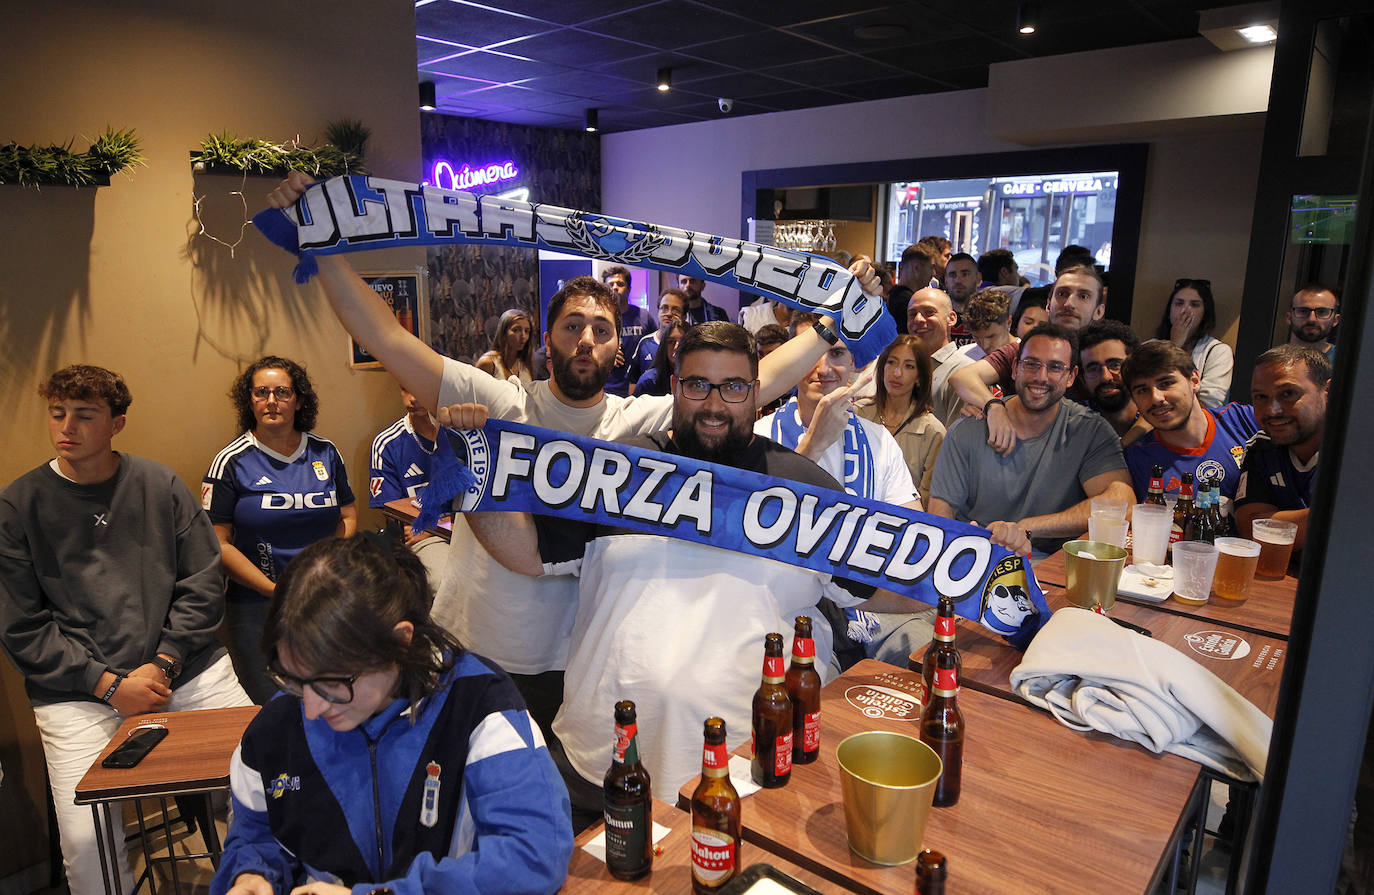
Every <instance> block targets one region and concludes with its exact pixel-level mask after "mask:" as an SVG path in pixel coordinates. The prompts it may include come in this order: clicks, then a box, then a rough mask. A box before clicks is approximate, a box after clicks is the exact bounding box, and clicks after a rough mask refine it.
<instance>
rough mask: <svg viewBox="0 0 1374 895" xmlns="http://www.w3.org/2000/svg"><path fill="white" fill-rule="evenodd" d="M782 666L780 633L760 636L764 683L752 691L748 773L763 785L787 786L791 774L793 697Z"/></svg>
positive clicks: (770, 787)
mask: <svg viewBox="0 0 1374 895" xmlns="http://www.w3.org/2000/svg"><path fill="white" fill-rule="evenodd" d="M786 680H787V675H786V672H785V671H783V667H782V635H781V634H769V635H768V636H766V637H764V639H763V683H761V684H759V688H758V690H756V691H755V692H754V716H753V723H752V725H751V729H750V732H749V735H750V740H751V742H752V743H753V746H754V757H753V759H752V760H751V761H750V762H749V776H751V777H753V778H754V782H755V783H757V784H758V785H759V786H762V787H763V788H765V789H778V788H779V787H782V786H786V785H787V781H788V780H789V779H791V777H792V700H791V699H790V698H789V697H788V695H787V685H786V683H785V681H786Z"/></svg>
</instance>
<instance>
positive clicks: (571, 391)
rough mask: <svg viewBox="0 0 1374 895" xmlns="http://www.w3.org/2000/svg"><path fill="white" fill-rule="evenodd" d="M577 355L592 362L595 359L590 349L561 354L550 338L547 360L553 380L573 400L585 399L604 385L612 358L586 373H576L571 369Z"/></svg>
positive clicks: (609, 372) (593, 394) (608, 374)
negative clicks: (551, 367)
mask: <svg viewBox="0 0 1374 895" xmlns="http://www.w3.org/2000/svg"><path fill="white" fill-rule="evenodd" d="M578 357H588V358H591V360H592V361H593V362H595V361H596V356H595V355H593V354H592V353H591V351H586V352H573V353H572V354H563V353H562V352H561V351H558V350H557V349H556V348H554V347H553V345H552V340H550V345H549V361H550V363H551V365H552V366H553V381H554V383H555V384H557V385H558V390H559V391H561V392H562V393H563V394H564V395H565V396H566V397H568V398H571V399H572V400H574V401H585V400H587V399H588V398H591V397H594V396H595V395H596V394H597V392H599V391H601V390H602V389H604V388H605V387H606V380H607V379H609V378H610V375H611V364H612V363H614V359H612V360H611V361H609V362H607V363H605V364H597V366H595V367H593V368H592V369H591V370H590V371H588V372H586V373H578V372H577V371H575V370H574V369H573V361H575V360H577V359H578Z"/></svg>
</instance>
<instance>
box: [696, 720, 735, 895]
mask: <svg viewBox="0 0 1374 895" xmlns="http://www.w3.org/2000/svg"><path fill="white" fill-rule="evenodd" d="M704 737H705V740H706V745H705V748H704V749H703V750H702V755H701V782H700V783H698V784H697V788H696V790H695V791H694V792H693V793H692V891H693V892H694V893H695V895H708V893H712V892H716V891H718V890H719V889H720V888H721V887H723V886H724V885H725V884H726V883H728V882H729V881H730V880H731V879H733V878H734V877H735V876H736V875H737V874H738V873H739V871H740V859H741V855H740V845H741V840H740V803H739V793H738V792H736V791H735V785H734V784H733V783H731V782H730V753H729V752H727V751H726V749H725V721H724V720H722V719H720V718H707V719H706V730H705V734H704Z"/></svg>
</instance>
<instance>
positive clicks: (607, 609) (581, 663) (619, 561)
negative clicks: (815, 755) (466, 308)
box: [440, 322, 873, 816]
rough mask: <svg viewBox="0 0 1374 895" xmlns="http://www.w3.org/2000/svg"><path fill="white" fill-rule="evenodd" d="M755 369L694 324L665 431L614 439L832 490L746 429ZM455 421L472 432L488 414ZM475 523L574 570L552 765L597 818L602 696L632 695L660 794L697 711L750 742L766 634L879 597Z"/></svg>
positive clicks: (670, 780)
mask: <svg viewBox="0 0 1374 895" xmlns="http://www.w3.org/2000/svg"><path fill="white" fill-rule="evenodd" d="M780 350H781V349H780ZM757 369H758V356H757V349H756V347H755V342H754V338H753V336H752V335H751V334H750V333H749V332H748V331H747V330H745V329H744V328H743V327H741V326H738V325H736V324H733V323H725V322H711V323H705V324H702V325H700V326H695V327H693V328H692V329H690V330H688V331H687V333H686V334H685V335H684V336H683V337H682V341H681V342H680V343H679V345H678V355H677V372H676V374H675V375H674V376H673V378H672V391H673V397H672V401H673V410H672V428H671V429H669V430H668V431H666V432H661V433H658V434H655V435H649V436H641V437H637V438H629V439H623V443H625V444H628V445H632V446H635V447H642V448H649V449H653V450H658V451H663V452H665V453H669V454H679V455H682V456H687V457H692V458H693V459H697V460H705V461H709V462H714V463H721V464H725V465H729V466H734V467H737V468H739V469H746V470H750V471H752V472H758V473H763V474H766V475H771V476H776V477H778V478H784V479H790V480H793V481H798V482H804V483H807V484H811V485H816V486H820V487H825V488H833V489H838V488H839V484H838V483H837V482H836V481H835V480H834V479H833V478H831V477H830V476H829V475H827V474H826V473H825V472H824V471H822V470H821V469H820V468H819V467H817V466H816V465H815V464H814V463H812V462H811V461H810V460H807V459H806V458H804V457H802V456H800V455H798V454H796V453H794V452H793V451H791V450H789V449H788V448H785V447H783V446H782V445H779V444H777V443H775V442H773V441H770V440H768V439H767V438H764V437H762V436H760V435H756V434H755V433H754V431H753V426H754V419H755V417H756V416H757V402H756V400H755V398H754V395H755V393H756V391H757V389H758V381H757V380H756V378H755V377H756V371H757ZM458 410H461V408H446V409H445V410H444V411H441V417H440V422H445V417H444V416H443V415H442V414H450V413H452V412H454V411H458ZM464 412H466V411H464ZM449 419H451V420H452V421H453V423H454V424H455V425H457V426H459V427H462V428H467V427H470V426H474V425H480V424H481V423H482V422H484V421H485V416H484V415H483V416H478V417H466V418H461V419H459V418H456V417H449ZM469 521H470V523H471V525H472V526H473V528H474V529H475V530H476V531H477V533H478V536H479V537H480V538H481V539H482V542H483V543H484V544H485V545H486V546H487V548H488V549H489V550H490V551H491V552H492V555H493V556H495V557H496V558H497V559H499V560H500V561H501V562H502V563H505V564H507V566H508V567H509V568H511V569H513V570H519V571H521V572H523V573H525V574H528V575H544V574H560V573H563V572H571V573H573V574H577V575H579V583H580V586H579V588H578V596H577V604H578V610H577V622H576V625H575V628H574V630H575V636H574V638H573V648H572V651H571V653H570V654H569V656H568V666H567V678H566V685H565V701H564V704H563V708H562V710H561V711H560V712H559V714H558V718H557V720H556V721H555V722H554V732H555V733H556V734H557V738H558V739H557V742H556V743H554V744H551V750H552V751H553V752H554V757H555V760H556V761H559V762H560V764H561V765H562V766H563V767H564V769H565V770H567V769H569V768H570V769H571V771H572V772H573V775H572V776H571V779H569V794H570V796H571V798H572V803H573V806H574V810H575V814H577V813H583V812H585V813H586V814H588V815H590V816H596V815H599V814H600V812H601V807H602V793H601V785H600V784H601V778H602V776H603V775H604V774H605V770H606V769H605V764H606V723H607V722H606V712H607V709H608V706H609V702H608V701H607V700H615V699H630V700H633V701H634V703H635V707H636V710H637V712H638V720H639V724H640V729H641V730H643V731H646V732H648V734H649V735H648V736H646V737H641V739H640V759H641V760H642V761H643V762H644V764H645V766H646V767H647V768H648V770H649V773H650V775H651V776H652V777H653V779H654V785H655V786H657V787H659V788H660V789H659V791H660V792H673V791H675V790H677V789H678V787H680V786H681V785H682V784H684V783H686V782H687V781H688V780H690V779H691V778H692V777H693V776H694V775H695V774H696V773H697V771H698V769H699V767H700V763H699V760H698V758H697V756H698V755H699V754H700V746H701V719H702V718H704V717H706V716H707V715H720V716H721V717H723V718H725V720H726V730H727V731H728V732H729V735H730V741H729V743H728V745H729V747H730V748H732V749H733V748H735V747H736V746H738V745H740V744H741V743H744V742H746V741H747V740H748V735H749V734H748V732H749V721H750V714H751V713H750V706H751V697H752V694H753V691H754V689H755V687H756V686H757V677H758V672H757V670H756V669H755V667H754V666H756V665H757V664H758V661H757V657H758V650H759V644H760V643H762V642H763V638H764V635H765V634H767V633H768V632H770V631H789V630H791V627H792V622H793V619H794V618H795V617H796V616H798V615H809V616H811V617H812V618H813V619H816V618H817V615H818V611H819V610H818V608H817V604H818V603H819V601H820V599H821V598H822V597H828V598H830V599H831V600H833V601H835V602H836V603H837V604H839V605H842V606H853V605H856V604H859V603H860V602H861V601H862V600H863V599H865V598H867V597H868V596H869V595H870V594H871V593H872V591H873V589H872V588H871V587H867V586H865V585H860V584H856V583H852V582H846V581H842V580H840V579H834V578H832V577H831V576H829V575H825V574H821V573H818V572H814V571H809V570H807V569H802V568H799V567H797V566H791V565H787V564H784V563H779V562H774V561H772V560H768V559H763V558H760V557H757V556H749V555H746V554H743V553H736V552H734V551H730V550H725V549H721V548H718V547H712V546H707V545H705V544H698V543H694V542H691V541H683V540H677V539H673V538H668V537H664V536H661V535H653V534H646V533H643V532H637V531H632V530H629V529H624V528H615V527H611V526H606V525H588V524H585V523H580V522H577V521H573V520H567V519H562V518H553V517H548V516H531V515H529V514H527V513H484V514H477V515H474V516H472V517H471V518H470V520H469ZM812 631H813V633H814V635H815V646H816V668H817V669H818V670H819V671H820V673H821V675H822V677H828V676H829V674H828V664H829V660H830V655H831V636H830V630H829V628H828V626H827V625H825V624H815V625H813V628H812ZM559 744H561V750H562V752H563V754H562V755H560V754H559ZM566 776H567V775H565V779H566Z"/></svg>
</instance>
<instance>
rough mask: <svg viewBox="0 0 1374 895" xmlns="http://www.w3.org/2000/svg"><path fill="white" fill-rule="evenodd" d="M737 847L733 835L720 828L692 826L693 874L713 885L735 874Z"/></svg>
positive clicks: (703, 881)
mask: <svg viewBox="0 0 1374 895" xmlns="http://www.w3.org/2000/svg"><path fill="white" fill-rule="evenodd" d="M736 855H737V849H736V843H735V840H734V838H733V837H730V836H727V835H725V834H724V833H722V832H720V831H719V830H710V829H703V828H701V827H693V828H692V876H693V877H695V878H696V880H697V882H700V883H705V884H708V885H713V884H716V883H723V882H725V881H726V880H728V879H729V878H730V877H732V876H734V875H735V861H736Z"/></svg>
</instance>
